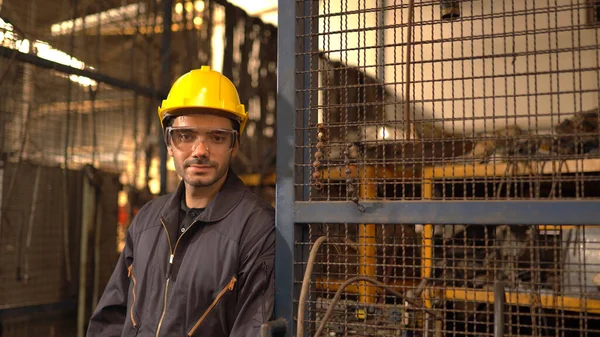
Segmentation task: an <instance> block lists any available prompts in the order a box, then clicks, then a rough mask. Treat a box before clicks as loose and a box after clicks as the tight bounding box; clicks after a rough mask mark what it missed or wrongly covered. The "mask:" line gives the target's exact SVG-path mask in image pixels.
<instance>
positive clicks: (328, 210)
mask: <svg viewBox="0 0 600 337" xmlns="http://www.w3.org/2000/svg"><path fill="white" fill-rule="evenodd" d="M278 181H279V180H278ZM278 201H279V199H278ZM360 205H362V206H363V207H364V208H365V209H364V212H361V211H360V210H359V207H358V206H357V205H356V204H355V203H353V202H351V201H348V202H346V201H339V202H338V201H317V202H315V201H311V202H303V201H298V202H296V203H295V204H294V217H293V221H294V222H296V223H355V224H360V223H374V224H481V225H493V224H506V225H548V224H549V225H600V201H598V200H539V201H527V200H510V201H493V200H481V201H379V202H360Z"/></svg>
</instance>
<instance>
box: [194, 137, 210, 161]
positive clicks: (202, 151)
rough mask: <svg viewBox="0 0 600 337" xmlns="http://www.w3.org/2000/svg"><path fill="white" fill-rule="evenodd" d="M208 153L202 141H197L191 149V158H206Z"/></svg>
mask: <svg viewBox="0 0 600 337" xmlns="http://www.w3.org/2000/svg"><path fill="white" fill-rule="evenodd" d="M209 154H210V153H209V152H208V147H207V146H206V143H204V141H203V140H201V139H197V140H196V142H195V143H194V146H193V147H192V156H194V157H208V155H209Z"/></svg>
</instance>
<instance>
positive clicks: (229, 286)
mask: <svg viewBox="0 0 600 337" xmlns="http://www.w3.org/2000/svg"><path fill="white" fill-rule="evenodd" d="M235 282H237V279H236V278H235V276H233V277H232V278H231V280H229V283H227V285H226V286H225V287H224V288H223V289H221V291H219V293H218V294H217V297H215V299H214V301H213V302H212V303H211V304H210V306H209V307H208V308H207V309H206V310H205V311H204V313H203V314H202V316H200V318H199V319H198V321H197V322H196V324H194V326H193V327H192V329H191V330H190V331H189V332H188V334H187V335H188V336H192V335H194V332H196V329H198V327H199V326H200V324H202V322H203V321H204V320H205V319H206V317H207V316H208V314H210V312H211V311H212V310H213V309H214V308H215V307H216V306H217V304H219V301H220V300H221V298H222V297H223V296H225V294H227V293H229V292H231V291H233V289H234V287H235Z"/></svg>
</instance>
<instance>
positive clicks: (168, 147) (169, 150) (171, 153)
mask: <svg viewBox="0 0 600 337" xmlns="http://www.w3.org/2000/svg"><path fill="white" fill-rule="evenodd" d="M167 153H168V154H169V156H171V157H173V150H172V149H171V147H170V146H169V145H167Z"/></svg>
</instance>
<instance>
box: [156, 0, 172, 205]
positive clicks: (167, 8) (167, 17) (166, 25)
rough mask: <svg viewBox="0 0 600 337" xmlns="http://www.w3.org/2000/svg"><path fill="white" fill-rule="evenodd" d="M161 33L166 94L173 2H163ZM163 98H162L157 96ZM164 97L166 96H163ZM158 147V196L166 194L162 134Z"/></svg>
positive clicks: (161, 79) (162, 84)
mask: <svg viewBox="0 0 600 337" xmlns="http://www.w3.org/2000/svg"><path fill="white" fill-rule="evenodd" d="M162 5H163V33H162V40H161V46H160V90H161V92H164V93H166V92H168V88H169V84H170V81H171V78H170V71H171V69H170V65H171V60H170V55H171V24H172V21H173V0H163V2H162ZM158 97H163V96H158ZM164 97H166V95H165V96H164ZM158 138H159V139H158V144H159V147H160V161H159V165H160V194H161V195H163V194H165V193H167V146H166V144H165V142H164V141H163V135H162V132H159V134H158Z"/></svg>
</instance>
